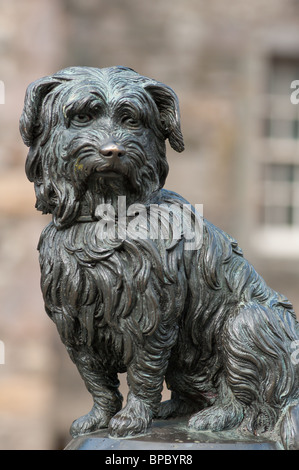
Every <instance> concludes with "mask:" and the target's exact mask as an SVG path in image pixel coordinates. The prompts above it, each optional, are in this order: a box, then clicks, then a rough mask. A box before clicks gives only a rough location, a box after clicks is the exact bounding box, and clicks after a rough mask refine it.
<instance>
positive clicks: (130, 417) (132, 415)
mask: <svg viewBox="0 0 299 470" xmlns="http://www.w3.org/2000/svg"><path fill="white" fill-rule="evenodd" d="M151 421H152V413H151V412H150V410H149V408H148V407H147V406H146V405H145V404H144V403H143V402H142V401H141V400H140V399H138V398H137V397H135V396H131V397H130V399H129V400H128V403H127V405H126V406H125V407H124V408H123V409H122V410H121V411H119V412H118V413H117V414H116V415H115V416H113V418H112V419H111V420H110V423H109V434H110V435H111V436H112V437H128V436H134V435H135V434H143V433H144V432H145V431H146V430H147V428H148V426H149V425H150V423H151Z"/></svg>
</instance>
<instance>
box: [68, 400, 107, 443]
mask: <svg viewBox="0 0 299 470" xmlns="http://www.w3.org/2000/svg"><path fill="white" fill-rule="evenodd" d="M110 418H111V416H110V415H107V414H106V413H105V412H104V411H103V410H101V409H99V408H96V407H93V408H92V409H91V411H90V412H89V413H87V414H86V415H84V416H81V417H80V418H78V419H76V420H75V421H74V422H73V424H72V425H71V429H70V433H71V436H72V437H77V436H80V435H82V434H87V433H89V432H93V431H96V430H97V429H102V428H107V427H108V424H109V421H110Z"/></svg>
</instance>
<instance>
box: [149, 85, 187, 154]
mask: <svg viewBox="0 0 299 470" xmlns="http://www.w3.org/2000/svg"><path fill="white" fill-rule="evenodd" d="M144 88H145V90H146V91H147V92H148V93H149V94H150V95H151V97H152V98H153V100H154V101H155V103H156V105H157V107H158V110H159V113H160V119H161V123H162V126H163V129H164V133H165V138H166V139H167V138H168V140H169V143H170V145H171V147H172V148H173V149H174V150H176V151H177V152H182V151H183V150H184V139H183V135H182V132H181V122H180V109H179V100H178V97H177V95H176V94H175V92H174V91H173V90H172V89H171V88H170V87H168V86H167V85H164V84H163V83H159V82H154V83H150V84H149V85H145V87H144Z"/></svg>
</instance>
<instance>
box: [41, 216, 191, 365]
mask: <svg viewBox="0 0 299 470" xmlns="http://www.w3.org/2000/svg"><path fill="white" fill-rule="evenodd" d="M98 228H99V226H98V223H97V222H86V223H76V224H74V225H73V226H72V227H70V228H68V229H64V230H57V229H56V228H55V226H54V224H53V223H50V224H49V225H48V226H47V227H46V228H45V229H44V231H43V233H42V235H41V239H40V243H39V251H40V265H41V276H42V282H41V285H42V291H43V297H44V301H45V306H46V311H47V313H48V314H49V316H50V317H51V318H52V319H53V320H54V321H55V324H56V326H57V328H58V331H59V333H60V335H61V337H62V339H63V341H64V342H65V343H66V344H68V343H72V347H74V346H75V343H77V345H78V346H79V345H80V346H82V344H86V345H87V346H94V347H96V349H97V350H99V349H100V350H101V352H102V354H105V355H107V360H108V362H109V363H111V359H112V358H113V360H114V361H115V363H116V368H117V369H118V370H121V369H125V365H126V364H127V363H128V361H129V360H130V358H131V357H132V354H134V351H133V348H134V345H136V344H142V341H143V338H144V337H146V336H150V335H152V334H153V333H154V332H155V331H156V329H157V328H158V327H159V328H160V327H161V325H162V327H163V325H164V326H165V328H166V327H172V326H173V325H174V323H175V322H176V321H177V319H178V317H179V316H180V314H181V313H182V311H183V309H184V306H185V303H186V282H187V281H186V265H185V260H184V258H183V256H182V247H181V246H180V242H179V241H178V242H177V243H176V245H175V246H174V247H172V249H170V250H168V249H167V248H166V246H165V245H166V244H167V243H169V240H167V241H166V240H158V241H156V242H153V240H151V239H150V238H145V239H139V240H132V239H130V238H126V239H124V240H119V239H115V238H111V239H109V238H107V239H105V240H101V239H100V238H99V229H98ZM124 344H125V347H124Z"/></svg>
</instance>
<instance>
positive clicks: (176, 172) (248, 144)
mask: <svg viewBox="0 0 299 470" xmlns="http://www.w3.org/2000/svg"><path fill="white" fill-rule="evenodd" d="M298 26H299V1H298V0H251V1H250V2H248V1H245V0H226V1H223V0H209V2H207V1H205V0H159V1H152V2H148V1H144V0H84V1H83V0H26V2H24V1H22V0H0V80H2V81H3V83H4V85H5V104H0V325H1V328H0V340H1V341H3V343H4V345H5V364H3V365H0V423H1V425H0V449H7V450H8V449H13V450H14V449H57V448H63V447H64V446H65V444H66V443H67V442H68V440H69V435H68V427H69V425H70V424H71V422H72V420H73V419H75V418H76V417H78V416H79V415H81V414H83V413H85V412H86V411H88V409H89V408H90V406H91V400H90V398H89V396H88V393H87V392H86V391H85V388H84V386H83V384H82V383H81V379H80V377H79V376H78V374H77V371H76V370H75V367H74V366H73V365H72V364H71V362H70V360H69V359H68V357H67V354H66V352H65V350H64V348H63V346H62V345H61V344H60V341H59V339H58V337H57V334H56V329H55V326H54V325H52V323H51V322H50V320H48V318H47V317H46V315H45V313H44V311H43V302H42V299H41V294H40V291H39V266H38V259H37V252H36V246H37V242H38V238H39V234H40V231H41V230H42V228H43V226H44V225H45V224H46V223H47V220H48V219H47V216H42V215H41V214H40V213H38V212H36V211H35V209H34V202H35V201H34V194H33V187H32V185H31V183H29V182H28V181H27V180H26V177H25V174H24V162H25V157H26V148H25V147H24V145H23V143H22V142H21V138H20V136H19V132H18V120H19V116H20V114H21V111H22V105H23V100H24V93H25V89H26V87H27V85H28V84H29V83H30V82H31V81H33V80H35V79H37V78H39V77H41V76H45V75H48V74H51V73H53V72H55V71H57V70H59V69H61V68H64V67H66V66H69V65H89V66H95V67H107V66H111V65H126V66H129V67H132V68H133V69H135V70H137V71H138V72H139V73H141V74H144V75H148V76H152V77H154V78H157V79H158V80H160V81H162V82H164V83H167V84H168V85H170V86H172V87H173V88H174V89H175V91H176V92H177V94H178V96H179V98H180V103H181V115H182V129H183V133H184V136H185V144H186V150H185V152H184V153H183V154H180V155H179V154H175V152H173V151H172V150H171V149H169V152H168V155H169V163H170V175H169V178H168V181H167V184H166V187H167V188H169V189H173V190H175V191H176V192H179V193H181V194H183V195H184V196H185V197H186V198H187V199H189V201H190V202H192V203H194V204H195V203H203V204H204V215H205V216H206V217H207V218H208V219H209V220H211V221H212V222H213V223H214V224H215V225H218V226H220V227H221V228H223V229H224V230H226V231H228V232H229V233H231V234H232V235H234V236H235V237H236V238H237V239H238V240H239V241H240V244H241V246H242V247H243V249H244V251H245V254H248V257H249V258H250V259H251V260H252V261H253V262H254V264H255V266H256V267H257V269H258V270H259V272H260V273H261V274H262V275H263V277H264V278H265V279H266V281H267V282H268V283H269V284H270V285H271V286H272V287H273V288H275V289H277V290H279V291H282V292H284V293H285V294H286V295H287V296H288V297H289V298H290V299H291V300H292V301H293V303H294V305H295V308H296V310H297V312H299V294H298V287H297V286H298V280H299V270H298V258H296V257H294V258H293V259H290V258H288V259H284V258H283V256H281V257H277V258H275V259H273V260H272V259H269V258H264V257H263V256H260V253H259V254H258V250H256V248H258V247H255V246H253V244H252V236H251V235H252V233H253V230H254V224H255V222H254V211H255V207H256V203H257V201H258V199H259V197H260V196H259V195H260V192H259V191H260V189H259V186H258V181H259V178H258V175H257V174H256V168H257V167H256V166H254V164H255V163H256V159H258V154H257V153H256V152H255V148H256V147H255V145H256V141H255V140H254V139H255V138H256V136H257V135H258V129H257V127H258V123H257V120H256V119H255V118H254V116H255V112H256V108H255V104H256V102H257V101H258V99H259V96H260V94H261V93H262V89H263V86H264V80H265V75H264V72H263V65H264V64H265V63H266V62H267V58H268V57H269V56H270V55H271V54H273V52H274V53H275V52H277V51H279V52H280V53H287V54H298V55H299V40H298V39H299V38H298V31H299V28H298ZM298 79H299V76H298ZM252 155H253V156H254V159H253V160H252V159H251V157H252ZM122 388H123V390H124V391H125V390H126V386H125V377H122Z"/></svg>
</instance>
